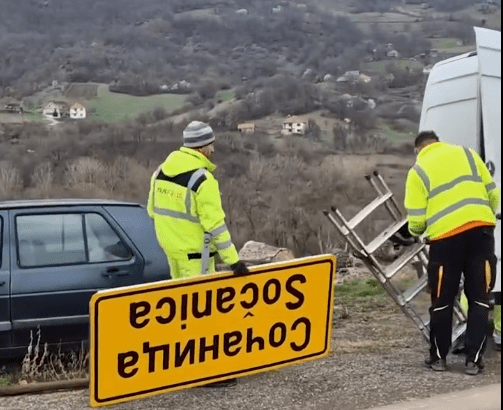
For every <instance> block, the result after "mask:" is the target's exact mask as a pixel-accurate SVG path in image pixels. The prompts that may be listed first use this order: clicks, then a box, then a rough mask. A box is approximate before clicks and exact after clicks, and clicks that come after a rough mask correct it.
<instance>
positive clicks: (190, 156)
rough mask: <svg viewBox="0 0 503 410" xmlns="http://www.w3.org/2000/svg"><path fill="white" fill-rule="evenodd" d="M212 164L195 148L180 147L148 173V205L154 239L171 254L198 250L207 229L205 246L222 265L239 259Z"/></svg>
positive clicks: (185, 254) (182, 256)
mask: <svg viewBox="0 0 503 410" xmlns="http://www.w3.org/2000/svg"><path fill="white" fill-rule="evenodd" d="M215 168H216V167H215V165H214V164H213V163H212V162H211V161H209V160H208V159H207V158H206V157H205V156H204V155H202V154H201V153H199V152H198V151H195V150H193V149H190V148H185V147H182V148H180V150H178V151H175V152H173V153H171V154H170V155H169V157H168V158H167V159H166V161H165V162H164V163H163V164H162V165H161V166H160V167H159V168H158V169H157V171H156V172H155V173H154V175H153V176H152V179H151V182H150V193H149V198H148V205H147V210H148V213H149V215H150V217H151V218H153V220H154V224H155V229H156V234H157V239H158V241H159V244H160V245H161V247H162V248H163V250H164V251H165V252H166V254H167V255H169V257H170V258H175V259H180V260H188V258H189V255H191V257H193V256H194V255H198V254H200V255H202V254H203V251H204V240H205V235H206V236H207V237H211V241H210V252H218V253H219V255H220V257H221V259H222V260H223V262H224V263H226V264H227V265H232V264H234V263H236V262H238V260H239V257H238V254H237V251H236V248H235V247H234V245H233V243H232V241H231V235H230V233H229V230H228V229H227V226H226V225H225V213H224V210H223V208H222V201H221V194H220V189H219V185H218V181H217V180H216V179H215V177H214V176H213V174H212V172H213V171H214V170H215Z"/></svg>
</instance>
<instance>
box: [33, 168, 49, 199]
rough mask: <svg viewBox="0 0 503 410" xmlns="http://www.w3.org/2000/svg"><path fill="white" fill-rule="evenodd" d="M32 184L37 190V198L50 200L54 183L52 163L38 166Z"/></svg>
mask: <svg viewBox="0 0 503 410" xmlns="http://www.w3.org/2000/svg"><path fill="white" fill-rule="evenodd" d="M31 183H32V185H33V187H34V188H35V189H36V193H37V196H39V197H41V198H50V196H51V193H52V191H53V183H54V172H53V171H52V165H51V163H50V162H45V163H43V164H39V165H37V167H36V168H35V171H34V172H33V175H32V177H31Z"/></svg>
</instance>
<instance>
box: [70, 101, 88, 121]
mask: <svg viewBox="0 0 503 410" xmlns="http://www.w3.org/2000/svg"><path fill="white" fill-rule="evenodd" d="M70 118H73V119H83V118H86V107H84V106H83V105H82V104H79V103H75V104H73V105H72V106H71V107H70Z"/></svg>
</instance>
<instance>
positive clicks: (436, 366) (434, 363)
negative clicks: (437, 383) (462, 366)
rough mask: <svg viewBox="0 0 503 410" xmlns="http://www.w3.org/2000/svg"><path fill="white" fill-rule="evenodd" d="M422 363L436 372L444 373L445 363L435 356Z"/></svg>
mask: <svg viewBox="0 0 503 410" xmlns="http://www.w3.org/2000/svg"><path fill="white" fill-rule="evenodd" d="M424 363H425V364H426V366H428V367H430V368H431V369H432V370H434V371H436V372H445V371H446V370H447V361H446V360H445V359H439V358H438V357H437V356H430V357H428V358H427V359H426V360H425V361H424Z"/></svg>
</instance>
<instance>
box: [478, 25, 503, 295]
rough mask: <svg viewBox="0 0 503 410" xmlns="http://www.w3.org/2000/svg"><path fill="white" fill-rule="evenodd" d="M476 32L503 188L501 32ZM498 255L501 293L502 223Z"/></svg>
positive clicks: (488, 128) (490, 152)
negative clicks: (502, 161) (502, 157)
mask: <svg viewBox="0 0 503 410" xmlns="http://www.w3.org/2000/svg"><path fill="white" fill-rule="evenodd" d="M475 31H476V33H477V54H478V58H479V62H480V92H481V101H482V119H483V143H484V154H485V160H486V162H487V163H488V164H489V163H492V165H490V167H492V168H493V169H494V171H495V172H494V180H495V182H496V184H497V185H498V187H500V188H501V33H500V32H497V31H493V30H487V29H483V28H476V29H475ZM499 212H500V213H501V209H500V211H499ZM496 256H497V257H498V277H497V281H496V285H495V287H494V292H497V293H501V222H499V223H498V227H497V229H496Z"/></svg>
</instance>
